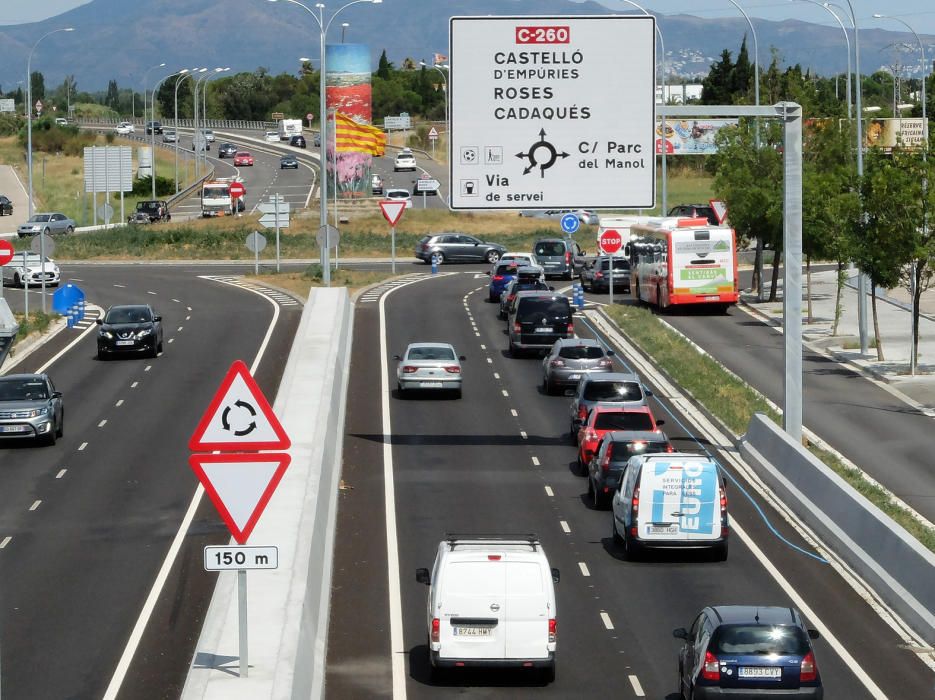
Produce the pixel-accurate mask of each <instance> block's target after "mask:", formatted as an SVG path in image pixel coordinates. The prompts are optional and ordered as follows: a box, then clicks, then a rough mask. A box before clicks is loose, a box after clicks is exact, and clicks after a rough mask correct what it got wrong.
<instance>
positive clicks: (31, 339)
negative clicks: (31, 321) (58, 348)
mask: <svg viewBox="0 0 935 700" xmlns="http://www.w3.org/2000/svg"><path fill="white" fill-rule="evenodd" d="M67 327H68V321H66V320H65V319H64V318H60V319H58V320H56V321H53V322H52V324H51V325H50V326H49V328H48V330H46V332H45V333H43V332H41V331H33V332H32V333H30V334H29V335H28V336H26V337H25V338H24V339H23V340H22V341H20V342H18V343H16V344H15V345H14V346H13V348H12V349H11V351H10V356H9V357H10V361H9V362H6V363H4V366H3V367H2V368H0V374H8V373H9V371H10V370H11V369H13V368H14V367H16V366H17V365H18V364H19V363H21V362H22V361H23V360H25V359H26V358H27V357H29V355H31V354H32V353H33V352H34V351H35V350H38V349H39V348H41V347H42V346H43V345H45V344H46V343H47V342H49V341H50V340H52V338H54V337H55V336H57V335H58V334H59V333H61V332H62V331H63V330H65V329H66V328H67Z"/></svg>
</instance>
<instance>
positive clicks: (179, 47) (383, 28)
mask: <svg viewBox="0 0 935 700" xmlns="http://www.w3.org/2000/svg"><path fill="white" fill-rule="evenodd" d="M305 4H307V5H309V7H312V8H313V7H314V5H313V3H312V2H311V1H309V2H306V3H305ZM647 9H648V10H649V11H650V12H652V11H653V8H652V7H651V6H647ZM328 11H329V8H326V9H325V13H326V14H325V17H324V19H325V21H326V23H327V21H328V19H329V15H328ZM610 13H611V11H610V10H609V9H608V8H606V7H604V6H603V5H601V4H600V3H598V2H594V1H591V0H589V1H586V2H572V1H571V0H385V2H383V3H382V4H378V5H369V4H365V3H361V4H358V5H355V6H353V7H349V8H347V9H346V10H344V11H343V12H341V13H340V14H339V15H337V16H336V17H335V19H334V21H333V22H332V23H331V25H330V30H329V32H328V39H329V41H330V42H340V41H341V34H342V31H343V33H344V35H345V40H346V41H347V42H348V43H362V44H367V45H369V46H370V48H371V52H372V59H373V64H374V67H375V66H376V63H377V60H378V58H379V56H380V53H381V52H382V51H384V50H385V51H386V54H387V57H388V58H389V60H390V61H392V62H394V63H395V64H396V65H397V66H399V65H400V64H401V63H402V61H403V60H404V59H405V58H412V59H414V60H415V61H416V62H418V61H419V60H425V61H426V62H428V61H430V60H431V57H432V55H433V54H435V53H440V54H447V53H448V18H449V17H451V16H458V15H475V16H477V15H504V14H516V15H579V14H610ZM657 17H658V21H659V28H660V30H661V32H662V35H663V37H664V39H665V43H666V53H667V62H668V66H667V73H668V75H670V76H684V77H691V76H699V75H703V74H705V73H707V71H708V68H709V67H710V65H711V63H712V62H713V61H715V60H717V59H718V58H719V57H720V55H721V52H722V51H723V50H724V49H728V50H729V51H731V53H732V54H733V55H734V56H735V57H736V55H737V51H738V49H739V48H740V44H741V41H742V40H743V38H744V36H745V35H747V34H748V32H749V27H748V25H747V24H746V21H745V20H744V19H743V18H742V17H740V16H739V15H738V16H737V18H736V19H734V18H718V19H702V18H699V17H693V16H691V15H687V14H681V15H661V14H659V15H657ZM828 19H830V17H829V18H828ZM753 21H754V26H755V27H756V32H757V37H758V43H759V61H760V66H761V69H763V70H765V68H766V66H768V65H769V63H770V61H771V60H772V53H773V51H778V55H779V57H780V61H781V63H782V65H783V66H789V65H794V64H797V63H798V64H800V65H801V66H802V67H803V69H806V68H807V69H810V70H811V71H812V72H813V73H818V74H821V75H831V74H834V73H838V72H843V71H844V70H845V69H846V66H847V54H846V50H845V44H844V36H843V33H842V32H841V29H840V27H837V26H826V25H822V24H813V23H809V22H804V21H799V20H785V21H782V22H773V21H767V20H760V19H755V20H753ZM345 22H346V23H348V25H349V26H348V27H342V26H341V25H342V24H343V23H345ZM66 26H68V27H74V29H75V31H74V32H71V33H60V34H55V35H53V36H51V37H49V38H47V39H45V40H44V41H43V42H42V43H41V44H40V45H39V47H38V48H37V49H36V51H35V53H34V55H33V61H32V69H33V70H38V71H41V72H42V73H43V75H44V77H45V83H46V85H47V86H55V85H59V84H60V83H61V82H62V80H63V79H64V77H65V76H66V75H74V76H75V79H76V81H77V84H78V88H79V89H80V90H90V91H95V90H101V89H104V88H105V87H106V85H107V83H108V81H109V80H116V81H117V83H118V85H119V86H120V87H134V88H136V89H137V90H141V89H142V87H143V75H144V72H145V71H146V70H147V69H148V68H149V67H151V66H154V65H158V64H159V63H161V62H163V61H165V62H166V69H165V73H164V74H166V73H170V72H172V71H173V70H176V69H181V68H194V67H199V66H205V67H211V68H213V67H215V66H218V67H226V66H230V68H231V72H232V73H235V72H240V71H248V72H252V71H254V70H256V69H257V68H258V67H265V68H267V69H268V70H269V71H270V72H272V73H280V72H290V73H295V72H297V71H298V69H299V63H300V62H299V58H300V57H304V56H309V57H312V58H314V57H317V56H318V51H319V41H320V32H319V29H318V24H317V22H316V19H315V18H314V17H311V16H309V14H308V13H306V11H305V10H303V9H302V8H301V7H298V6H297V5H295V4H292V3H287V2H277V3H275V4H274V3H271V2H267V0H147V1H146V2H127V1H126V0H93V2H90V3H88V4H86V5H82V6H81V7H77V8H75V9H73V10H70V11H68V12H65V13H63V14H61V15H59V16H58V17H54V18H51V19H48V20H45V21H42V22H35V23H32V24H20V25H11V26H6V27H2V28H0V88H2V89H4V90H10V89H12V88H14V87H15V85H16V83H17V82H18V81H21V80H24V79H25V76H26V59H27V55H28V53H29V50H30V48H31V47H32V46H33V44H34V43H35V42H36V41H37V40H38V39H39V37H41V36H42V35H43V34H45V33H46V32H49V31H51V30H53V29H57V28H59V27H66ZM923 41H924V42H925V43H933V42H935V37H933V36H925V37H923ZM747 43H748V50H749V51H750V59H751V61H752V60H753V42H752V37H748V42H747ZM860 43H861V69H862V72H863V73H865V74H867V73H871V72H873V71H875V70H878V69H880V68H884V67H890V66H894V65H901V66H902V67H901V69H900V70H901V71H902V73H901V74H902V75H903V76H904V77H906V76H911V75H915V76H918V75H919V68H920V66H919V60H918V52H917V49H916V47H917V43H916V42H915V39H914V37H912V35H911V34H908V33H906V32H895V31H888V30H885V29H876V28H865V29H862V30H861V32H860ZM621 70H625V66H621ZM158 72H159V71H156V70H153V71H150V73H149V76H148V81H147V85H148V87H149V88H150V89H152V86H153V83H154V82H155V81H156V80H157V79H158V77H157V75H158ZM670 80H671V78H670Z"/></svg>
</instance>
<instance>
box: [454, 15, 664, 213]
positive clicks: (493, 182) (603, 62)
mask: <svg viewBox="0 0 935 700" xmlns="http://www.w3.org/2000/svg"><path fill="white" fill-rule="evenodd" d="M450 45H451V65H452V71H451V138H450V141H449V148H450V149H451V151H450V154H449V163H450V175H451V208H452V209H537V208H541V209H570V208H589V209H593V208H621V209H630V208H633V209H640V208H644V209H645V208H651V207H653V206H655V199H656V196H655V195H656V192H655V182H656V178H655V170H656V169H655V153H654V143H653V140H654V132H653V129H654V126H655V105H654V98H655V89H656V86H655V19H654V18H653V17H648V16H632V15H631V16H578V17H529V16H526V17H452V18H451V23H450Z"/></svg>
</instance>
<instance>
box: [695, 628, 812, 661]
mask: <svg viewBox="0 0 935 700" xmlns="http://www.w3.org/2000/svg"><path fill="white" fill-rule="evenodd" d="M712 646H713V647H714V649H715V653H717V654H737V655H741V654H744V655H746V654H750V655H753V654H756V655H758V656H761V655H762V656H765V655H768V654H779V655H786V654H796V655H803V654H805V653H807V652H808V638H807V637H806V636H805V631H804V630H802V629H801V628H799V627H797V626H795V625H725V626H723V627H720V628H719V629H718V631H717V632H715V634H714V639H713V640H712Z"/></svg>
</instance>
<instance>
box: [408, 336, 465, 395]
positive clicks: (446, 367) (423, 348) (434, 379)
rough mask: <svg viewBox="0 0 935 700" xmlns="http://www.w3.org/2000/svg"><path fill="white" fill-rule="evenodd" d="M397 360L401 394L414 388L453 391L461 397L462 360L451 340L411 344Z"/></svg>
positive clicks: (462, 357)
mask: <svg viewBox="0 0 935 700" xmlns="http://www.w3.org/2000/svg"><path fill="white" fill-rule="evenodd" d="M393 359H395V360H396V361H398V362H399V364H398V365H397V366H396V387H397V389H399V394H400V397H402V393H403V392H404V391H406V392H408V391H410V390H412V389H437V390H441V391H453V392H454V394H455V397H456V398H459V399H460V398H461V361H462V360H464V355H458V353H456V352H455V349H454V347H452V346H451V345H449V344H448V343H410V344H409V347H407V348H406V352H405V353H404V354H403V356H402V357H400V356H399V355H396V356H395V357H394V358H393Z"/></svg>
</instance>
